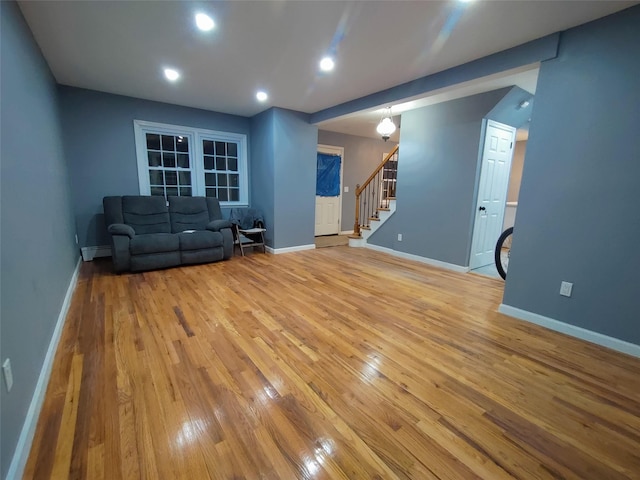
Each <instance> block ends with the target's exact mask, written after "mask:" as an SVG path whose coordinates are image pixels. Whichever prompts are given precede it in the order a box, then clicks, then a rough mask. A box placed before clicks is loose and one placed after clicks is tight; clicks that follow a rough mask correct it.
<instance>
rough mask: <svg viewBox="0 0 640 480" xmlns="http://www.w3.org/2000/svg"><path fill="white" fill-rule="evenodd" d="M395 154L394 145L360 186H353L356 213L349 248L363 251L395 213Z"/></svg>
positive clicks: (396, 150) (396, 149) (396, 161)
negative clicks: (377, 231) (368, 240)
mask: <svg viewBox="0 0 640 480" xmlns="http://www.w3.org/2000/svg"><path fill="white" fill-rule="evenodd" d="M398 150H399V146H398V145H396V146H395V147H394V149H393V150H392V151H391V152H390V153H389V154H388V155H387V156H386V157H385V158H384V160H382V162H381V163H380V164H379V165H378V166H377V167H376V169H375V170H374V171H373V173H371V175H369V178H368V179H367V180H366V181H365V182H364V183H363V184H362V186H360V185H357V186H356V192H355V193H356V212H355V222H354V225H353V235H350V236H349V246H350V247H364V246H365V245H366V243H367V239H368V238H369V237H370V236H371V235H372V234H373V232H375V231H376V230H377V229H378V228H380V226H381V225H382V224H383V223H384V222H385V221H387V219H388V218H389V217H391V215H393V213H394V212H395V211H396V197H395V195H396V180H397V174H398Z"/></svg>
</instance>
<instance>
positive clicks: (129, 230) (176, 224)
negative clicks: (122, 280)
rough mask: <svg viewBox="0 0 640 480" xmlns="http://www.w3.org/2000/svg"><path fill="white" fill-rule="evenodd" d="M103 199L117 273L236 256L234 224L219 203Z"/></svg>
mask: <svg viewBox="0 0 640 480" xmlns="http://www.w3.org/2000/svg"><path fill="white" fill-rule="evenodd" d="M168 203H169V206H168V207H167V202H166V201H165V199H164V197H146V196H123V197H104V199H103V201H102V204H103V206H104V216H105V223H106V224H107V228H108V230H109V233H110V234H111V257H112V259H113V266H114V269H115V271H116V272H124V271H128V270H131V271H133V272H140V271H144V270H153V269H157V268H167V267H174V266H176V265H185V264H192V263H206V262H217V261H219V260H226V259H228V258H230V257H231V256H232V255H233V233H232V231H231V223H230V222H229V221H228V220H224V219H223V218H222V212H221V211H220V203H219V202H218V199H217V198H208V197H206V198H205V197H169V198H168Z"/></svg>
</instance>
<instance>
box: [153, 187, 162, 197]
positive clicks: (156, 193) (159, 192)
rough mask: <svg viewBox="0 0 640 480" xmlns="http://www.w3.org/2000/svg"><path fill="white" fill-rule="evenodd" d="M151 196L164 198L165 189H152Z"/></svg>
mask: <svg viewBox="0 0 640 480" xmlns="http://www.w3.org/2000/svg"><path fill="white" fill-rule="evenodd" d="M151 195H156V196H159V197H164V188H163V187H151Z"/></svg>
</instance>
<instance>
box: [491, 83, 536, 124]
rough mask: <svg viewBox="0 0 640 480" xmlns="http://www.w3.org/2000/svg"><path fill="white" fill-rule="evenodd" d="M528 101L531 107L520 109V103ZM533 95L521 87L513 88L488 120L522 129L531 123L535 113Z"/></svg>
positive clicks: (492, 110) (494, 108)
mask: <svg viewBox="0 0 640 480" xmlns="http://www.w3.org/2000/svg"><path fill="white" fill-rule="evenodd" d="M523 101H528V102H529V105H527V106H526V107H520V103H521V102H523ZM533 103H534V98H533V95H532V94H531V93H529V92H527V91H526V90H523V89H522V88H520V87H512V88H511V90H509V93H507V94H506V95H505V96H504V97H503V98H502V100H500V101H499V102H498V104H497V105H496V106H495V107H493V108H492V109H491V111H490V112H489V113H487V115H486V118H488V119H489V120H495V121H496V122H500V123H504V124H505V125H509V126H511V127H515V128H520V127H522V126H523V125H525V124H527V123H528V122H529V119H530V118H531V114H532V112H533Z"/></svg>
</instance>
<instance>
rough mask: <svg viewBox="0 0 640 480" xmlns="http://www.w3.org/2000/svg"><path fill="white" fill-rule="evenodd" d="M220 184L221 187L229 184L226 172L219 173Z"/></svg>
mask: <svg viewBox="0 0 640 480" xmlns="http://www.w3.org/2000/svg"><path fill="white" fill-rule="evenodd" d="M218 186H219V187H226V186H227V174H226V173H219V174H218Z"/></svg>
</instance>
